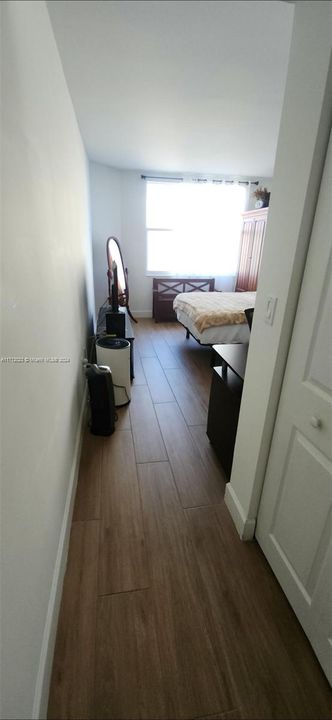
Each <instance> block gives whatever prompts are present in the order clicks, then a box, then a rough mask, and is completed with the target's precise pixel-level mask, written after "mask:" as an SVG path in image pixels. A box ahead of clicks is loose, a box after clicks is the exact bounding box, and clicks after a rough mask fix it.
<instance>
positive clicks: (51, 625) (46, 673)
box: [32, 390, 87, 720]
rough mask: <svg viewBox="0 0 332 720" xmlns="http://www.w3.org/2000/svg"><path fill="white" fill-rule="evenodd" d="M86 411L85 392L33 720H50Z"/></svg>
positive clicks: (44, 637)
mask: <svg viewBox="0 0 332 720" xmlns="http://www.w3.org/2000/svg"><path fill="white" fill-rule="evenodd" d="M86 410H87V393H86V390H85V392H84V397H83V401H82V407H81V412H80V417H79V422H78V428H77V434H76V440H75V448H74V455H73V462H72V466H71V471H70V478H69V485H68V492H67V497H66V504H65V509H64V514H63V520H62V526H61V532H60V539H59V545H58V551H57V556H56V561H55V566H54V573H53V580H52V585H51V592H50V599H49V603H48V608H47V614H46V622H45V627H44V633H43V641H42V647H41V652H40V658H39V667H38V673H37V681H36V687H35V696H34V702H33V709H32V718H33V720H39V719H40V718H46V717H47V706H48V695H49V686H50V681H51V672H52V664H53V655H54V647H55V639H56V631H57V625H58V617H59V611H60V603H61V596H62V586H63V579H64V575H65V571H66V566H67V556H68V546H69V537H70V528H71V520H72V514H73V508H74V499H75V492H76V486H77V479H78V470H79V461H80V456H81V448H82V438H83V422H84V419H85V416H86Z"/></svg>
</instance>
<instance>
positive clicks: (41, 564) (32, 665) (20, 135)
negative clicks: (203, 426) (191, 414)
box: [1, 0, 93, 718]
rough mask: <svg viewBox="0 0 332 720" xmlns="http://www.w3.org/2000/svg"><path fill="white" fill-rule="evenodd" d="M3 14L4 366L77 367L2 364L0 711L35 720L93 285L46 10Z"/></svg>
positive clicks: (83, 196) (69, 124)
mask: <svg viewBox="0 0 332 720" xmlns="http://www.w3.org/2000/svg"><path fill="white" fill-rule="evenodd" d="M1 10H2V30H3V33H2V50H3V85H2V92H3V98H2V99H3V118H2V120H3V125H2V131H3V146H2V149H3V178H2V192H3V197H2V209H3V226H2V271H3V276H2V294H3V302H2V317H1V327H2V356H6V357H13V356H16V357H31V358H34V357H39V358H42V357H67V358H69V360H70V362H69V363H34V362H30V363H26V362H24V363H21V362H20V363H2V364H1V379H2V417H1V436H2V437H1V440H2V485H3V487H2V550H3V553H2V577H1V586H2V587H1V589H2V607H1V632H2V638H1V651H2V690H1V701H2V708H1V715H2V717H3V718H30V717H32V716H38V715H39V714H40V715H41V716H42V717H45V716H46V703H47V690H48V681H49V671H50V667H51V660H52V652H53V642H54V632H55V626H56V621H57V609H58V602H59V597H60V593H61V573H62V572H63V569H64V567H63V565H64V561H65V540H66V532H65V531H66V527H67V525H66V523H64V520H65V519H66V515H65V514H64V513H65V510H66V512H67V513H68V515H69V516H70V512H69V511H70V500H71V495H70V490H71V489H72V486H73V484H74V478H75V470H76V464H77V454H78V451H79V438H80V433H79V429H80V428H79V425H80V418H81V414H82V408H83V397H84V385H85V383H84V377H83V374H82V364H81V360H82V355H83V352H84V350H83V349H84V347H85V345H86V338H87V334H88V332H90V331H91V328H92V314H93V309H92V308H93V285H92V273H91V253H90V237H89V230H90V228H89V215H88V207H89V205H88V174H87V163H86V156H85V151H84V148H83V145H82V142H81V137H80V133H79V130H78V126H77V122H76V119H75V115H74V111H73V107H72V103H71V100H70V96H69V93H68V90H67V86H66V82H65V79H64V75H63V70H62V66H61V62H60V59H59V55H58V52H57V48H56V45H55V40H54V37H53V33H52V30H51V25H50V22H49V17H48V12H47V8H46V5H45V3H44V2H31V1H28V0H25V1H21V0H18V1H16V2H3V3H1ZM62 542H64V548H62V545H61V543H62ZM62 550H64V552H62ZM58 581H59V582H58Z"/></svg>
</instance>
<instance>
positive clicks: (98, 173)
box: [89, 162, 122, 311]
mask: <svg viewBox="0 0 332 720" xmlns="http://www.w3.org/2000/svg"><path fill="white" fill-rule="evenodd" d="M89 170H90V197H91V222H92V247H93V278H94V288H95V305H96V309H97V311H98V308H99V307H100V306H101V305H102V304H103V303H104V301H105V300H106V298H107V294H108V284H107V275H106V273H107V259H106V240H107V238H108V237H109V236H110V235H115V237H117V238H119V239H121V236H122V221H121V187H120V172H119V170H115V169H114V168H109V167H107V166H106V165H100V164H99V163H93V162H90V163H89Z"/></svg>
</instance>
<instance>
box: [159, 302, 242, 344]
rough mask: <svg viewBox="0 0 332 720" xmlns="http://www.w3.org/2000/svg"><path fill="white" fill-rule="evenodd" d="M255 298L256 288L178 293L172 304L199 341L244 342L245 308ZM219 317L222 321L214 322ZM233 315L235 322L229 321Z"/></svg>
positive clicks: (178, 315) (180, 319) (210, 342)
mask: <svg viewBox="0 0 332 720" xmlns="http://www.w3.org/2000/svg"><path fill="white" fill-rule="evenodd" d="M255 299H256V293H255V292H246V293H219V292H212V293H211V292H207V293H205V292H200V293H199V292H197V293H195V292H192V293H180V294H179V295H177V297H176V298H175V300H174V303H173V307H174V310H175V312H176V315H177V319H178V320H179V322H180V323H182V325H184V326H185V327H186V328H188V330H189V331H190V333H191V334H192V335H193V336H194V337H195V338H196V340H198V341H199V342H201V343H202V344H206V345H213V344H216V343H243V342H248V341H249V334H250V333H249V327H248V324H247V321H246V317H245V314H244V310H245V309H246V308H251V307H254V306H255ZM225 313H226V314H225ZM226 317H228V322H227V323H226ZM218 318H219V322H220V318H221V319H222V321H223V322H225V324H222V325H218V324H216V323H217V322H218ZM233 319H234V322H229V321H230V320H233ZM198 326H199V327H203V328H204V329H203V330H200V329H199V328H198Z"/></svg>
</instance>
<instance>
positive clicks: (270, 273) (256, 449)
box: [225, 1, 332, 539]
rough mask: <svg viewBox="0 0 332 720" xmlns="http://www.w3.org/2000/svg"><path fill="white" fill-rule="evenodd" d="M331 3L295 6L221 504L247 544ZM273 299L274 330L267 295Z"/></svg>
mask: <svg viewBox="0 0 332 720" xmlns="http://www.w3.org/2000/svg"><path fill="white" fill-rule="evenodd" d="M331 20H332V6H331V3H325V2H317V1H316V2H300V3H296V5H295V17H294V31H293V37H292V42H291V49H290V61H289V68H288V77H287V83H286V92H285V99H284V106H283V111H282V118H281V126H280V134H279V141H278V149H277V158H276V165H275V173H274V179H273V195H272V201H271V206H270V211H269V218H268V224H267V233H266V239H265V244H264V251H263V257H262V266H261V273H260V278H259V284H258V292H257V300H256V305H255V316H254V323H253V329H252V334H251V340H250V346H249V355H248V362H247V369H246V378H245V383H244V391H243V396H242V403H241V411H240V418H239V426H238V433H237V439H236V446H235V454H234V461H233V470H232V476H231V482H230V484H229V485H228V487H227V490H226V496H225V499H226V503H227V505H228V507H229V509H230V511H231V513H232V516H233V518H234V520H235V522H236V525H237V528H238V530H239V532H240V534H241V535H242V536H243V537H244V538H247V539H249V538H251V537H252V536H253V533H254V529H255V522H256V516H257V509H258V504H259V498H260V493H261V489H262V483H263V479H264V473H265V468H266V463H267V458H268V453H269V447H270V442H271V435H272V430H273V423H274V419H275V414H276V409H277V403H278V399H279V393H280V387H281V382H282V376H283V372H284V367H285V362H286V358H287V352H288V347H289V342H290V337H291V331H292V326H293V321H294V315H295V311H296V303H297V298H298V293H299V289H300V283H301V278H302V273H303V267H304V263H305V257H306V252H307V247H308V242H309V238H310V232H311V226H312V222H313V217H314V211H315V204H316V198H317V195H318V190H319V183H320V177H321V173H322V169H323V163H324V158H325V153H326V148H327V143H328V137H329V131H330V127H331V120H332V107H331V104H332V96H331V92H330V87H331V27H332V24H331ZM268 295H272V296H275V297H277V298H278V305H277V311H276V315H275V320H274V324H273V326H270V325H267V324H266V323H265V322H264V314H265V309H266V303H267V296H268Z"/></svg>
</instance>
